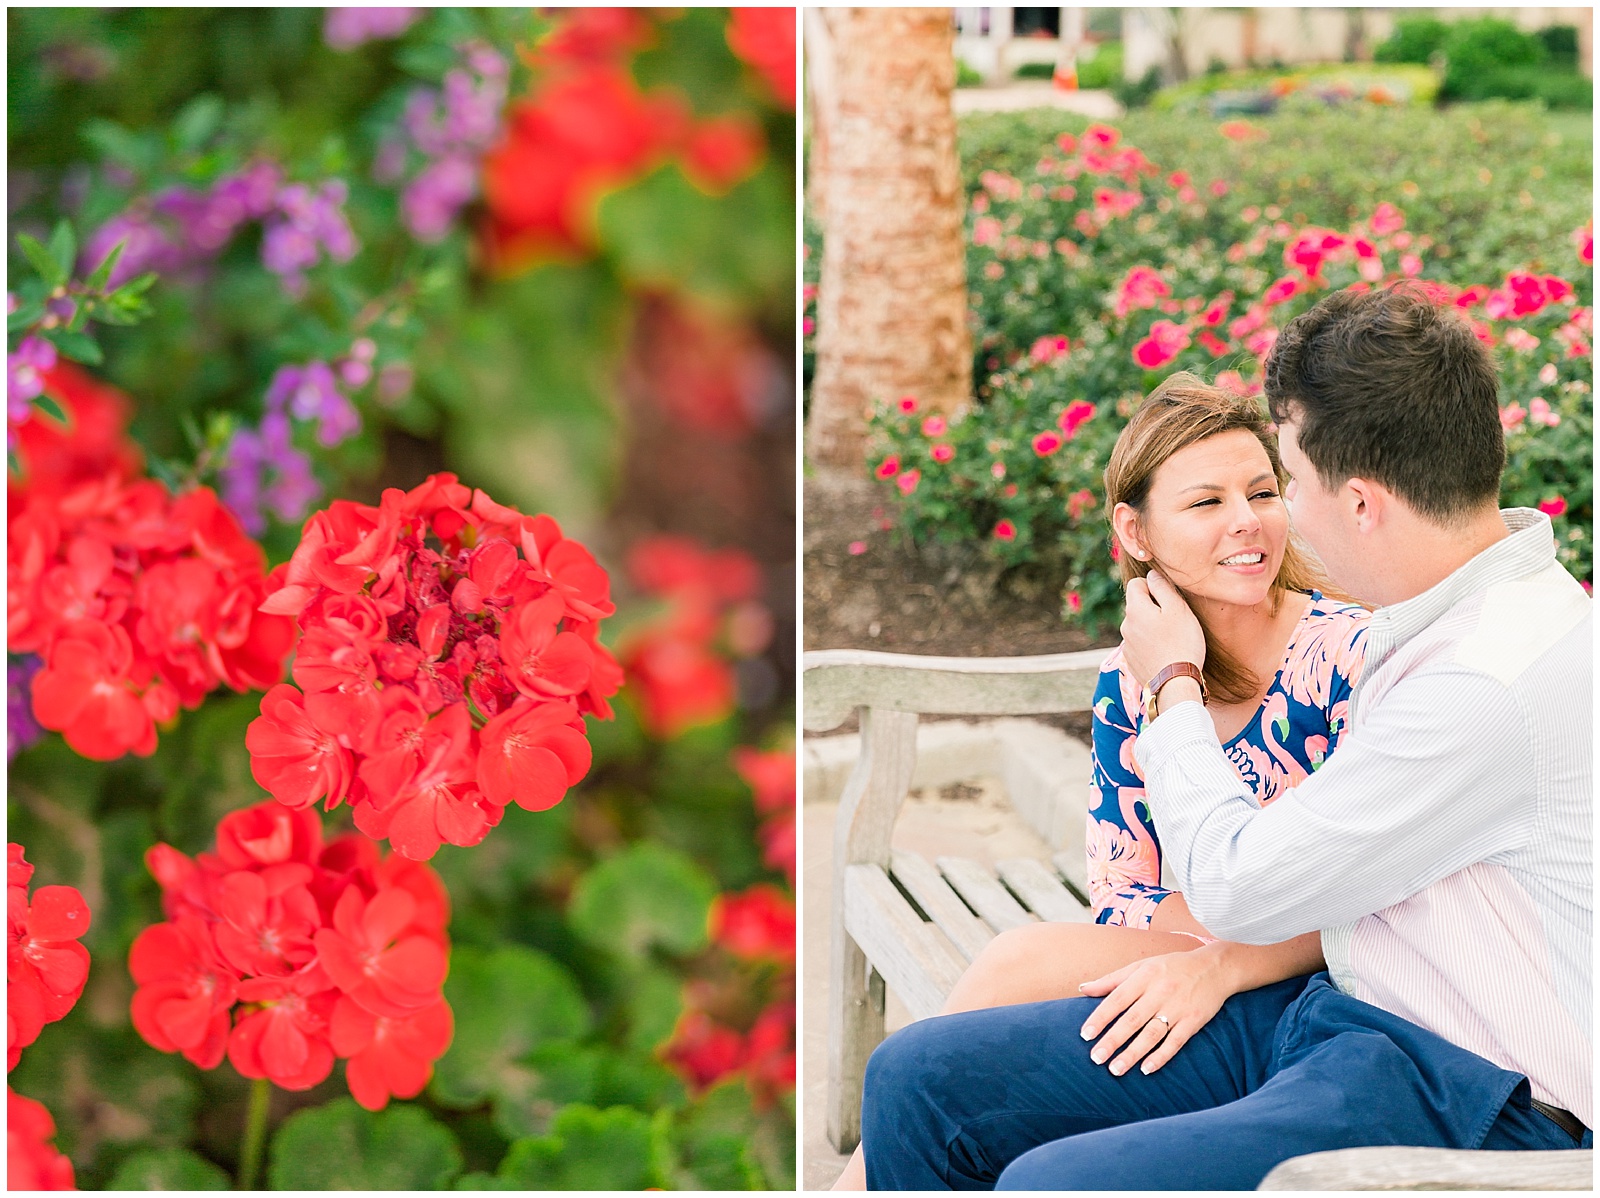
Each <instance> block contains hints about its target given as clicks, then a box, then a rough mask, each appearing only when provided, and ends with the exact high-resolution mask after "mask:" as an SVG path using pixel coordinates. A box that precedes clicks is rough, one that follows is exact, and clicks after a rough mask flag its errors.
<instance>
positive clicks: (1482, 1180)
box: [1257, 1147, 1594, 1190]
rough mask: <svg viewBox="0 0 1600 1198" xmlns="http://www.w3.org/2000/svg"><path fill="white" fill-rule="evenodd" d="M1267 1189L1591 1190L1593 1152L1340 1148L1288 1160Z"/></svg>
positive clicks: (1270, 1178) (1268, 1178)
mask: <svg viewBox="0 0 1600 1198" xmlns="http://www.w3.org/2000/svg"><path fill="white" fill-rule="evenodd" d="M1257 1188H1259V1189H1263V1190H1592V1189H1593V1188H1594V1153H1593V1151H1591V1150H1589V1149H1576V1148H1574V1149H1558V1150H1555V1151H1549V1152H1484V1151H1481V1150H1479V1151H1472V1150H1468V1149H1460V1148H1391V1147H1384V1148H1341V1149H1339V1150H1338V1151H1336V1152H1313V1153H1309V1154H1308V1155H1306V1156H1297V1157H1294V1158H1292V1159H1290V1160H1287V1161H1284V1162H1283V1164H1281V1165H1279V1166H1278V1167H1277V1168H1276V1169H1274V1170H1273V1171H1272V1172H1271V1173H1268V1174H1267V1176H1266V1178H1265V1179H1264V1180H1263V1181H1262V1183H1261V1185H1260V1186H1259V1187H1257Z"/></svg>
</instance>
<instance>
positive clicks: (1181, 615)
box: [1122, 570, 1206, 686]
mask: <svg viewBox="0 0 1600 1198" xmlns="http://www.w3.org/2000/svg"><path fill="white" fill-rule="evenodd" d="M1122 660H1123V663H1124V664H1125V665H1126V666H1127V668H1128V672H1129V673H1131V674H1132V675H1133V677H1134V678H1135V680H1137V681H1138V683H1139V685H1140V686H1143V685H1144V684H1145V683H1147V682H1149V681H1150V679H1151V677H1152V676H1153V675H1154V674H1155V672H1156V671H1157V670H1159V669H1162V668H1163V667H1165V666H1170V665H1171V664H1172V663H1173V662H1175V661H1189V662H1193V663H1194V664H1195V665H1197V666H1204V665H1205V663H1206V634H1205V632H1204V631H1203V630H1202V629H1201V627H1200V621H1199V620H1198V619H1196V618H1195V614H1194V612H1193V611H1191V610H1190V608H1189V605H1188V604H1187V603H1185V602H1184V601H1183V596H1182V595H1181V594H1180V593H1179V592H1178V588H1177V587H1175V586H1173V585H1172V584H1171V583H1170V582H1168V581H1167V580H1166V578H1165V577H1163V576H1162V574H1161V572H1160V571H1159V570H1152V571H1150V573H1149V574H1147V575H1145V577H1143V578H1135V579H1134V580H1133V581H1132V582H1130V583H1128V592H1127V606H1126V608H1125V611H1124V615H1123V619H1122Z"/></svg>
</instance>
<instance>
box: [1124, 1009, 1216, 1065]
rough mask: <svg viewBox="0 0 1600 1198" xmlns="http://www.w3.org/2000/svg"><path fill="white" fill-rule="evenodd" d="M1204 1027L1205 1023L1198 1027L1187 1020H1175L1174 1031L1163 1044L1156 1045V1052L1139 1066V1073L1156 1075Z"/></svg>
mask: <svg viewBox="0 0 1600 1198" xmlns="http://www.w3.org/2000/svg"><path fill="white" fill-rule="evenodd" d="M1204 1026H1205V1024H1204V1023H1201V1024H1199V1025H1198V1026H1196V1025H1195V1024H1193V1023H1191V1022H1190V1021H1189V1020H1187V1019H1179V1020H1174V1021H1173V1024H1172V1029H1171V1030H1170V1031H1169V1032H1167V1034H1166V1036H1164V1037H1163V1038H1162V1040H1161V1043H1160V1044H1158V1045H1156V1047H1155V1049H1154V1051H1152V1052H1151V1053H1150V1055H1149V1056H1147V1057H1145V1059H1144V1063H1143V1064H1141V1065H1140V1066H1139V1072H1140V1073H1145V1074H1149V1073H1154V1072H1155V1071H1156V1070H1157V1069H1159V1068H1161V1066H1163V1065H1165V1064H1166V1063H1167V1062H1168V1061H1170V1060H1172V1058H1173V1057H1175V1056H1176V1055H1177V1054H1178V1049H1180V1048H1182V1047H1183V1046H1184V1045H1185V1044H1187V1043H1188V1042H1189V1038H1190V1037H1191V1036H1193V1035H1194V1034H1195V1033H1196V1032H1197V1031H1199V1030H1200V1028H1202V1027H1204Z"/></svg>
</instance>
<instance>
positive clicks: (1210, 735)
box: [1133, 699, 1222, 779]
mask: <svg viewBox="0 0 1600 1198" xmlns="http://www.w3.org/2000/svg"><path fill="white" fill-rule="evenodd" d="M1197 741H1198V742H1201V743H1204V742H1207V741H1209V742H1210V743H1211V744H1213V745H1215V746H1216V747H1217V749H1218V750H1219V751H1220V750H1221V748H1222V742H1221V741H1219V740H1218V739H1217V728H1216V725H1215V724H1213V723H1212V722H1211V716H1210V715H1209V714H1208V713H1207V711H1206V709H1205V704H1203V703H1196V702H1194V701H1193V700H1192V699H1191V700H1187V701H1185V702H1183V703H1178V704H1176V705H1174V706H1172V707H1170V708H1168V709H1167V710H1166V711H1163V712H1162V713H1161V714H1160V715H1159V716H1158V717H1157V718H1156V719H1154V720H1151V721H1150V722H1148V723H1147V724H1145V726H1144V729H1143V731H1141V732H1140V733H1139V738H1138V739H1137V740H1135V741H1134V742H1133V756H1134V758H1135V760H1137V761H1138V762H1139V767H1140V768H1141V769H1142V770H1143V771H1144V776H1145V777H1146V778H1147V779H1148V778H1149V777H1150V776H1151V775H1152V774H1153V773H1154V772H1155V770H1156V769H1157V768H1159V767H1160V765H1161V764H1162V763H1163V762H1164V761H1166V759H1167V758H1168V757H1170V756H1171V755H1172V754H1173V753H1174V752H1176V751H1177V750H1178V749H1181V748H1182V747H1183V746H1185V745H1190V744H1194V743H1195V742H1197Z"/></svg>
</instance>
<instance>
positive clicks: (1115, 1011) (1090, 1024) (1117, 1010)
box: [1079, 969, 1142, 1040]
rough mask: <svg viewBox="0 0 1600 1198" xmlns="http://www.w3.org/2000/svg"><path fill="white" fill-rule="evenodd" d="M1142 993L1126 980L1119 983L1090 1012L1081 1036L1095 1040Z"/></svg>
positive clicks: (1119, 971)
mask: <svg viewBox="0 0 1600 1198" xmlns="http://www.w3.org/2000/svg"><path fill="white" fill-rule="evenodd" d="M1117 972H1118V973H1121V972H1122V970H1120V969H1119V970H1118V971H1117ZM1108 976H1114V975H1108ZM1102 980H1103V979H1102ZM1141 993H1142V991H1141V990H1140V989H1139V987H1138V986H1134V985H1129V984H1128V982H1127V980H1126V979H1124V980H1122V981H1121V982H1118V983H1117V985H1116V986H1114V987H1113V988H1112V990H1111V993H1110V994H1108V995H1106V996H1105V997H1104V998H1102V999H1101V1000H1100V1002H1099V1003H1098V1004H1097V1005H1096V1006H1095V1009H1094V1010H1092V1011H1090V1012H1089V1018H1087V1019H1085V1020H1084V1021H1083V1027H1082V1029H1081V1030H1080V1033H1079V1034H1080V1035H1082V1036H1083V1038H1084V1039H1085V1040H1093V1039H1094V1038H1095V1037H1096V1036H1098V1035H1099V1034H1100V1030H1101V1029H1102V1028H1104V1027H1105V1026H1106V1025H1108V1024H1109V1023H1110V1022H1111V1021H1112V1020H1113V1019H1115V1018H1116V1017H1117V1016H1118V1015H1120V1014H1122V1012H1123V1011H1125V1010H1127V1009H1128V1006H1129V1004H1131V1003H1132V1002H1134V1001H1135V1000H1136V999H1137V998H1138V997H1139V995H1140V994H1141Z"/></svg>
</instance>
